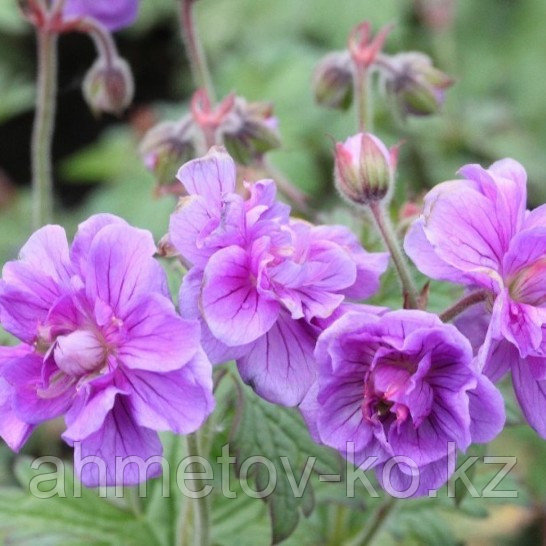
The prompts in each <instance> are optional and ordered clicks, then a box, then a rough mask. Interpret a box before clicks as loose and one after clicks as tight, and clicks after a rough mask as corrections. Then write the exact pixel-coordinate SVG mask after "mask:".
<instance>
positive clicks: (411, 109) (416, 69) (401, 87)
mask: <svg viewBox="0 0 546 546" xmlns="http://www.w3.org/2000/svg"><path fill="white" fill-rule="evenodd" d="M383 60H384V61H385V62H384V63H383V66H387V67H388V70H386V72H385V73H384V74H383V80H384V84H385V88H386V90H387V92H388V93H390V94H392V95H393V96H394V97H395V100H396V102H397V103H398V105H399V107H400V110H401V112H402V113H403V114H405V115H407V114H410V115H414V116H428V115H431V114H435V113H437V112H438V111H439V110H440V108H441V107H442V105H443V104H444V101H445V92H446V90H447V89H448V88H449V87H450V86H451V85H453V79H452V78H450V77H449V76H448V75H447V74H444V73H443V72H441V71H440V70H438V69H436V68H434V66H433V65H432V61H431V60H430V58H429V57H428V56H427V55H424V54H422V53H413V52H410V53H399V54H398V55H394V56H392V57H385V58H384V59H383Z"/></svg>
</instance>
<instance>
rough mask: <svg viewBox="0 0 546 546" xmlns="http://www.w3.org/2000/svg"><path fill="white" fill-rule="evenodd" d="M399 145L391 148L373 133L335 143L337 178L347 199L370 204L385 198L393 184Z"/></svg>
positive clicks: (361, 203)
mask: <svg viewBox="0 0 546 546" xmlns="http://www.w3.org/2000/svg"><path fill="white" fill-rule="evenodd" d="M397 157H398V148H392V149H391V150H389V149H388V148H387V147H386V146H385V145H384V144H383V142H381V140H379V139H378V138H377V137H376V136H374V135H372V134H370V133H359V134H358V135H355V136H352V137H350V138H348V139H347V140H346V141H345V142H343V143H338V144H337V145H336V157H335V182H336V187H337V189H338V191H339V192H340V194H341V196H342V197H343V198H344V199H346V200H347V201H349V202H351V203H354V204H358V205H367V204H369V203H372V202H374V201H381V200H385V199H386V198H387V196H388V195H389V194H390V190H391V188H392V186H393V184H394V175H395V172H396V163H397Z"/></svg>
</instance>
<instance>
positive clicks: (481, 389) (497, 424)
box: [468, 375, 506, 443]
mask: <svg viewBox="0 0 546 546" xmlns="http://www.w3.org/2000/svg"><path fill="white" fill-rule="evenodd" d="M468 400H469V402H470V435H471V436H472V442H473V443H475V442H478V443H486V442H490V441H491V440H493V439H494V438H495V437H496V436H497V435H498V434H500V432H501V431H502V429H503V427H504V423H505V421H506V414H505V411H504V399H503V398H502V395H501V393H500V392H499V390H498V389H497V388H495V386H494V385H493V383H491V381H490V380H489V379H488V378H487V377H486V376H485V375H479V376H478V385H477V387H476V388H475V389H472V390H470V391H468Z"/></svg>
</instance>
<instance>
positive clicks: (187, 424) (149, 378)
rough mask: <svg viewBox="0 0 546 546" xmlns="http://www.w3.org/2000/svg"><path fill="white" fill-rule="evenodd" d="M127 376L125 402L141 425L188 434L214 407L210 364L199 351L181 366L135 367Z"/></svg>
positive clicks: (196, 427)
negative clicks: (165, 368) (157, 369)
mask: <svg viewBox="0 0 546 546" xmlns="http://www.w3.org/2000/svg"><path fill="white" fill-rule="evenodd" d="M126 379H127V382H128V383H129V385H130V388H131V394H130V398H129V400H128V406H129V407H130V408H131V413H132V414H133V415H134V418H135V421H136V423H138V424H139V425H140V426H143V427H146V428H150V429H153V430H171V431H173V432H175V433H176V434H190V433H192V432H195V431H196V430H197V429H198V428H199V427H200V426H201V425H202V424H203V423H204V422H205V420H206V419H207V417H208V416H209V415H210V413H211V412H212V410H213V409H214V397H213V395H212V366H211V364H210V362H209V360H208V359H207V357H206V356H205V354H204V353H203V352H202V351H200V352H198V353H197V354H196V355H195V356H194V357H193V359H192V360H191V361H190V362H189V363H188V364H187V365H186V366H184V367H183V368H182V369H181V370H176V371H174V372H169V373H166V374H159V373H153V372H148V371H142V370H135V371H133V372H131V373H127V374H126Z"/></svg>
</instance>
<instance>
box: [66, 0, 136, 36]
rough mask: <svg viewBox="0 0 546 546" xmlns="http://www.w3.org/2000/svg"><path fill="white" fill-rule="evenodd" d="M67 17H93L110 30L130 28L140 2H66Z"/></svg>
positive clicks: (85, 0) (124, 0)
mask: <svg viewBox="0 0 546 546" xmlns="http://www.w3.org/2000/svg"><path fill="white" fill-rule="evenodd" d="M63 13H64V15H65V17H67V18H69V17H92V18H93V19H95V20H97V21H98V22H99V23H101V24H102V25H104V26H105V27H106V28H107V29H108V30H112V31H113V30H119V29H121V28H124V27H127V26H129V25H130V24H131V23H133V21H134V20H135V19H136V18H137V15H138V0H66V4H65V6H64V10H63Z"/></svg>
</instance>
